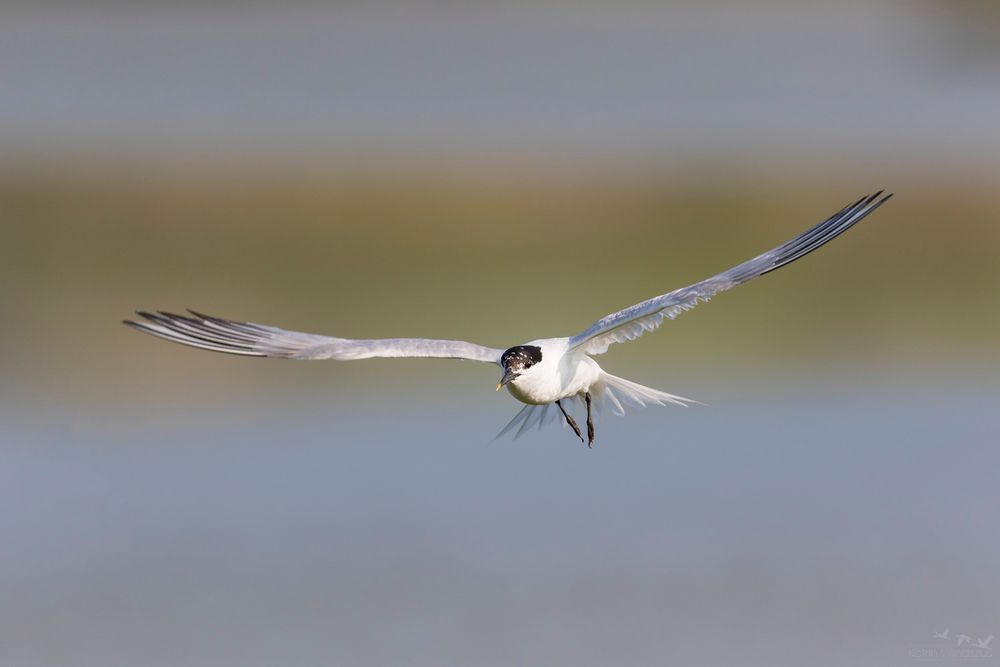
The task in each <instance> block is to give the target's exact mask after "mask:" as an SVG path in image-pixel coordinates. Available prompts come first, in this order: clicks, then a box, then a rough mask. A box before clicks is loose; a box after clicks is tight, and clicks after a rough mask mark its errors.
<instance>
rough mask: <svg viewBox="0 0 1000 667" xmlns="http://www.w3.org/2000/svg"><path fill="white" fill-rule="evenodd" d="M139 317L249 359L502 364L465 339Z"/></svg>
mask: <svg viewBox="0 0 1000 667" xmlns="http://www.w3.org/2000/svg"><path fill="white" fill-rule="evenodd" d="M188 312H189V313H191V314H190V315H174V314H172V313H164V312H157V313H147V312H142V311H140V312H139V313H138V314H139V315H140V316H141V317H142V318H143V319H144V320H145V321H144V322H133V321H131V320H125V322H124V324H127V325H128V326H130V327H132V328H134V329H138V330H139V331H142V332H144V333H148V334H152V335H154V336H159V337H160V338H163V339H164V340H169V341H173V342H175V343H181V344H183V345H190V346H191V347H198V348H201V349H203V350H213V351H215V352H228V353H229V354H241V355H243V356H247V357H281V358H285V359H341V360H347V359H368V358H371V357H434V358H438V359H469V360H472V361H486V362H489V363H494V364H498V363H500V355H501V353H502V352H503V351H502V350H497V349H494V348H491V347H483V346H482V345H475V344H473V343H466V342H465V341H460V340H431V339H428V338H379V339H372V340H352V339H350V338H334V337H332V336H318V335H315V334H307V333H300V332H298V331H286V330H284V329H279V328H278V327H269V326H265V325H263V324H252V323H250V322H234V321H232V320H224V319H221V318H218V317H211V316H209V315H202V314H201V313H196V312H194V311H188Z"/></svg>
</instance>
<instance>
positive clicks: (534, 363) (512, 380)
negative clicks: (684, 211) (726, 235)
mask: <svg viewBox="0 0 1000 667" xmlns="http://www.w3.org/2000/svg"><path fill="white" fill-rule="evenodd" d="M882 194H883V193H882V191H879V192H876V193H875V194H872V195H869V196H867V197H862V198H861V199H859V200H858V201H856V202H854V203H853V204H851V205H849V206H846V207H844V208H843V209H841V210H840V211H838V212H837V213H835V214H834V215H832V216H830V217H829V218H828V219H827V220H825V221H823V222H821V223H819V224H818V225H815V226H814V227H812V228H810V229H808V230H806V231H805V232H803V233H802V234H799V235H798V236H796V237H795V238H793V239H792V240H790V241H788V242H787V243H784V244H783V245H780V246H778V247H777V248H774V249H772V250H769V251H768V252H765V253H764V254H762V255H758V256H757V257H754V258H753V259H751V260H749V261H746V262H744V263H742V264H740V265H738V266H735V267H733V268H731V269H729V270H728V271H724V272H722V273H720V274H718V275H715V276H712V277H711V278H708V279H707V280H703V281H701V282H698V283H695V284H693V285H689V286H687V287H682V288H680V289H676V290H674V291H672V292H667V293H666V294H661V295H660V296H655V297H653V298H651V299H647V300H646V301H642V302H640V303H637V304H635V305H633V306H629V307H628V308H625V309H624V310H620V311H618V312H616V313H611V314H610V315H607V316H605V317H602V318H601V319H599V320H597V321H596V322H594V324H592V325H591V326H589V327H588V328H586V329H584V330H583V331H582V332H580V333H578V334H576V335H575V336H570V337H566V338H541V339H537V340H532V341H528V342H526V343H522V344H520V345H514V346H513V347H509V348H507V349H500V348H493V347H485V346H483V345H476V344H474V343H467V342H465V341H457V340H433V339H427V338H380V339H370V340H354V339H350V338H336V337H332V336H320V335H316V334H309V333H300V332H298V331H288V330H285V329H279V328H278V327H273V326H266V325H263V324H253V323H250V322H238V321H234V320H227V319H222V318H219V317H212V316H210V315H203V314H201V313H198V312H195V311H192V310H189V311H188V313H189V315H176V314H173V313H168V312H164V311H157V312H155V313H151V312H145V311H137V314H138V315H139V316H140V317H141V318H142V319H143V320H144V321H141V322H133V321H131V320H125V321H124V324H126V325H128V326H130V327H133V328H135V329H138V330H139V331H142V332H144V333H148V334H152V335H154V336H158V337H160V338H163V339H166V340H169V341H173V342H175V343H181V344H184V345H189V346H191V347H196V348H201V349H203V350H212V351H215V352H226V353H229V354H238V355H243V356H247V357H280V358H284V359H339V360H349V359H368V358H372V357H425V358H427V357H429V358H437V359H468V360H470V361H481V362H486V363H489V364H497V365H498V366H500V368H501V370H502V371H503V374H502V376H501V378H500V382H499V383H498V384H497V387H496V388H497V391H499V390H500V389H501V388H503V387H506V388H507V390H508V391H509V392H510V394H511V395H512V396H513V397H514V398H516V399H517V400H519V401H521V402H522V403H524V404H525V406H524V407H523V408H522V409H521V411H520V412H518V413H517V414H516V415H515V416H514V418H513V419H512V420H511V421H510V422H509V423H508V424H507V426H505V427H504V428H503V430H501V431H500V433H499V434H498V435H497V437H499V436H501V435H503V434H504V433H507V432H508V431H510V430H511V429H513V428H515V427H517V426H520V428H519V429H518V431H517V433H516V434H515V437H518V436H520V435H522V434H523V433H524V432H525V431H526V430H527V429H529V428H531V427H532V426H534V425H536V424H537V425H538V427H539V428H541V427H542V426H543V425H545V424H547V423H550V421H551V420H552V419H557V418H558V414H556V412H555V411H554V410H550V408H551V407H552V405H555V406H556V407H557V408H558V411H559V412H560V413H561V414H562V416H563V419H564V420H565V423H566V424H568V425H569V427H570V428H572V429H573V433H575V434H576V437H578V438H580V440H581V442H582V441H583V440H584V438H583V432H582V431H581V429H580V426H579V425H578V424H577V422H576V420H575V419H574V418H573V417H572V415H570V413H569V412H568V411H567V409H566V405H565V404H568V403H571V402H573V401H577V402H582V403H583V404H584V405H585V406H586V414H587V421H586V426H587V439H586V443H587V445H588V446H593V444H594V421H593V415H592V407H598V406H600V405H601V404H602V403H605V402H607V403H609V404H610V405H611V407H612V410H613V412H615V413H616V414H619V415H621V414H624V408H623V407H622V399H624V400H625V401H626V402H627V403H630V404H632V405H635V406H637V407H643V406H644V405H645V404H646V403H652V404H655V405H668V404H674V405H685V406H686V405H689V404H691V403H696V402H697V401H693V400H691V399H688V398H684V397H682V396H675V395H673V394H668V393H666V392H664V391H659V390H657V389H651V388H649V387H644V386H642V385H640V384H636V383H635V382H631V381H629V380H626V379H624V378H620V377H616V376H614V375H611V374H610V373H607V372H606V371H604V370H603V369H602V368H601V367H600V366H599V365H598V364H597V362H596V361H594V359H593V357H594V356H596V355H598V354H603V353H604V352H606V351H607V349H608V347H610V346H611V345H612V344H614V343H621V342H625V341H629V340H634V339H636V338H638V337H639V336H641V335H642V334H644V333H646V332H647V331H652V330H653V329H655V328H657V327H658V326H659V325H660V324H661V323H662V322H663V320H665V319H669V320H672V319H674V318H675V317H677V316H678V315H680V314H681V313H683V312H684V311H686V310H690V309H691V308H693V307H694V306H696V305H698V304H699V303H701V302H704V301H708V300H709V299H711V298H712V297H713V296H715V295H716V294H719V293H720V292H724V291H725V290H728V289H730V288H732V287H735V286H736V285H740V284H742V283H745V282H747V281H748V280H751V279H752V278H756V277H757V276H761V275H764V274H765V273H769V272H771V271H774V270H775V269H778V268H780V267H782V266H785V265H786V264H790V263H792V262H794V261H795V260H797V259H799V258H801V257H804V256H805V255H807V254H809V253H810V252H812V251H813V250H816V249H817V248H819V247H820V246H822V245H825V244H826V243H828V242H829V241H831V240H833V239H834V238H836V237H838V236H840V235H841V234H843V233H844V232H846V231H847V230H848V229H850V228H851V227H853V226H854V225H855V224H857V223H858V222H860V221H861V220H862V219H863V218H864V217H865V216H867V215H868V214H869V213H871V212H872V211H874V210H875V209H877V208H878V207H879V206H881V205H882V204H883V203H885V201H886V200H888V199H889V197H891V196H892V195H891V194H889V195H885V196H882ZM619 395H620V396H619Z"/></svg>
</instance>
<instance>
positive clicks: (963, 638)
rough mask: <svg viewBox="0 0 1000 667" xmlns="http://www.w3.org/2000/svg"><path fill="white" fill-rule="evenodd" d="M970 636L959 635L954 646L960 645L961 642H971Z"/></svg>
mask: <svg viewBox="0 0 1000 667" xmlns="http://www.w3.org/2000/svg"><path fill="white" fill-rule="evenodd" d="M971 643H972V637H970V636H969V635H959V636H958V641H956V642H955V646H961V645H962V644H971Z"/></svg>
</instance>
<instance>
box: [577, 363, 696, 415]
mask: <svg viewBox="0 0 1000 667" xmlns="http://www.w3.org/2000/svg"><path fill="white" fill-rule="evenodd" d="M594 393H595V394H596V395H597V396H599V397H600V398H602V399H603V400H604V401H606V402H608V403H610V404H611V410H612V412H614V413H615V414H616V415H623V414H625V408H624V407H623V406H622V400H624V401H625V402H626V403H628V404H631V405H633V406H635V407H638V408H644V407H646V405H647V404H650V403H651V404H653V405H669V404H673V405H681V406H684V407H687V406H689V405H693V404H699V405H700V403H699V402H698V401H696V400H694V399H690V398H684V397H683V396H675V395H674V394H668V393H667V392H665V391H660V390H659V389H653V388H652V387H645V386H643V385H641V384H638V383H636V382H632V381H631V380H626V379H625V378H620V377H618V376H616V375H611V374H610V373H604V374H603V375H602V376H601V379H600V381H599V382H598V383H597V384H596V385H595V386H594ZM619 396H620V397H621V399H619Z"/></svg>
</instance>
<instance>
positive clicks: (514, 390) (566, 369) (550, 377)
mask: <svg viewBox="0 0 1000 667" xmlns="http://www.w3.org/2000/svg"><path fill="white" fill-rule="evenodd" d="M600 374H601V368H600V366H598V365H597V362H595V361H594V360H593V359H591V358H590V357H586V356H581V357H579V358H577V359H561V360H559V362H558V363H553V364H547V365H545V366H542V367H540V368H536V369H532V372H528V373H524V374H523V375H521V376H520V377H518V378H517V379H516V380H514V381H513V382H511V383H509V384H508V385H507V388H508V390H509V391H510V394H511V396H513V397H514V398H516V399H517V400H519V401H521V402H522V403H527V404H529V405H545V404H547V403H552V402H554V401H558V400H560V399H563V398H567V397H569V396H575V395H577V394H580V393H582V392H585V391H589V390H590V387H591V385H593V384H594V383H595V382H597V380H598V379H599V378H600Z"/></svg>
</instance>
